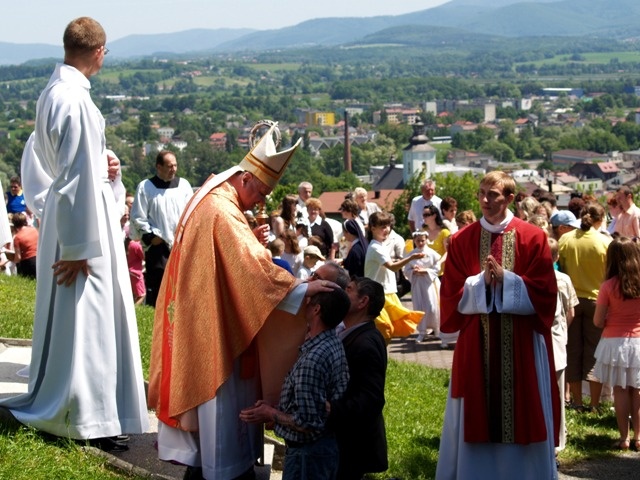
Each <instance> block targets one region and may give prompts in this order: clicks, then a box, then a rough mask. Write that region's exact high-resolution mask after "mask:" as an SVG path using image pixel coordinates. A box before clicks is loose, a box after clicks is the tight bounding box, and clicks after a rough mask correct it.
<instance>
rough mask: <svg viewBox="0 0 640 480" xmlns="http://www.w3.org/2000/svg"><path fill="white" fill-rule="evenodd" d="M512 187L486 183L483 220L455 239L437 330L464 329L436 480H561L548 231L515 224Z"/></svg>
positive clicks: (497, 180) (503, 177)
mask: <svg viewBox="0 0 640 480" xmlns="http://www.w3.org/2000/svg"><path fill="white" fill-rule="evenodd" d="M515 188H516V184H515V181H514V180H513V178H511V177H510V176H509V175H507V174H506V173H504V172H499V171H494V172H491V173H489V174H487V175H485V177H484V178H483V179H482V181H481V182H480V189H479V192H478V200H479V202H480V207H481V209H482V215H483V216H482V218H481V219H480V221H479V222H476V223H473V224H471V225H469V226H467V227H465V228H463V229H462V230H461V231H459V232H458V233H457V234H456V235H454V236H453V237H451V242H450V245H449V250H448V257H447V262H446V264H445V273H444V274H445V278H446V280H445V281H444V282H443V286H442V291H441V297H440V300H441V302H440V304H441V308H442V316H441V321H442V323H441V330H442V331H443V332H448V333H453V332H456V331H458V330H459V331H460V335H459V337H458V343H457V345H456V349H455V353H454V357H453V365H452V371H451V383H450V387H449V397H448V399H447V407H446V410H445V419H444V425H443V428H442V436H441V439H440V456H439V459H438V467H437V470H436V479H438V480H443V479H464V478H492V479H504V480H507V479H513V478H518V479H523V480H526V479H531V480H537V479H540V478H546V479H552V478H557V469H556V462H555V452H554V447H555V445H557V442H558V425H559V412H560V409H559V393H558V386H557V383H556V379H555V371H554V370H555V369H554V362H553V346H552V341H551V325H552V323H553V319H554V314H555V307H556V297H557V292H558V287H557V283H556V277H555V275H554V273H553V263H552V260H551V252H550V250H549V246H548V244H547V238H546V235H545V233H544V232H543V231H542V230H541V229H540V228H538V227H536V226H534V225H531V224H528V223H526V222H524V221H522V220H520V219H518V218H515V217H514V216H513V213H511V211H510V210H509V208H508V207H509V204H510V203H511V202H512V201H513V199H514V196H515Z"/></svg>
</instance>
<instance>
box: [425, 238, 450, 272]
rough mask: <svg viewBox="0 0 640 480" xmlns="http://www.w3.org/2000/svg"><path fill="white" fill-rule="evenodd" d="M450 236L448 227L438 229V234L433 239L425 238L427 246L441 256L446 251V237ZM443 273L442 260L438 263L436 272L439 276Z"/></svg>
mask: <svg viewBox="0 0 640 480" xmlns="http://www.w3.org/2000/svg"><path fill="white" fill-rule="evenodd" d="M450 236H451V232H450V231H449V229H448V228H443V229H442V230H440V233H438V236H437V237H436V238H435V240H433V241H431V240H430V239H429V240H427V246H428V247H429V248H430V249H432V250H435V251H436V252H438V253H439V254H440V256H441V257H443V256H444V254H445V253H447V248H446V246H445V244H446V242H447V239H448V238H449V237H450ZM443 273H444V262H442V264H441V265H440V272H439V273H438V275H439V276H441V275H442V274H443Z"/></svg>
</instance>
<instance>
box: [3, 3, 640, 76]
mask: <svg viewBox="0 0 640 480" xmlns="http://www.w3.org/2000/svg"><path fill="white" fill-rule="evenodd" d="M443 31H446V32H447V34H448V38H450V39H451V41H454V42H455V39H456V38H458V39H465V41H467V42H469V41H471V42H472V43H473V42H475V43H476V44H478V45H480V46H481V45H482V42H485V41H487V40H488V39H490V38H496V37H502V38H516V37H519V38H527V37H577V36H582V37H589V38H599V39H611V40H618V41H625V42H631V41H633V42H635V41H638V40H640V2H638V1H637V0H563V1H552V0H529V1H527V2H523V1H521V0H451V1H449V2H447V3H445V4H442V5H440V6H438V7H434V8H429V9H426V10H421V11H418V12H413V13H408V14H404V15H396V16H376V17H349V18H344V17H334V18H322V19H314V20H308V21H305V22H302V23H299V24H297V25H293V26H290V27H285V28H280V29H276V30H252V29H211V30H208V29H193V30H186V31H182V32H176V33H161V34H150V35H137V34H136V35H129V36H127V37H123V38H121V39H118V40H115V41H113V42H109V49H110V51H111V54H110V60H111V59H120V60H123V59H135V58H142V57H150V56H155V57H158V56H163V57H164V56H184V55H204V54H206V55H210V54H223V53H228V54H239V53H246V52H259V51H269V50H287V49H294V48H295V49H300V48H304V47H348V46H355V45H373V44H375V45H384V44H390V45H412V46H417V44H418V45H420V44H423V45H424V46H429V47H430V48H433V47H434V46H435V45H437V44H438V42H440V41H441V38H440V37H441V36H442V33H443ZM408 33H410V34H408ZM61 57H62V47H61V46H54V45H46V44H15V43H7V42H0V65H15V64H21V63H24V62H27V61H30V60H35V59H43V58H46V59H51V58H55V59H59V58H61Z"/></svg>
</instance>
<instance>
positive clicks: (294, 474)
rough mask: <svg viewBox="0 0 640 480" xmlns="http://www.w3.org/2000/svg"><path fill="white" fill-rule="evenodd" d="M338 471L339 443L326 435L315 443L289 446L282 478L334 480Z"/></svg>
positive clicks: (293, 479) (285, 479) (288, 479)
mask: <svg viewBox="0 0 640 480" xmlns="http://www.w3.org/2000/svg"><path fill="white" fill-rule="evenodd" d="M337 472H338V443H337V442H336V439H335V437H324V438H321V439H320V440H317V441H315V442H313V443H307V444H303V445H300V446H296V447H291V446H287V451H286V453H285V455H284V468H283V472H282V480H332V479H335V478H336V473H337Z"/></svg>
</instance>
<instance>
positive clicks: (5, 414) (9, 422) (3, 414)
mask: <svg viewBox="0 0 640 480" xmlns="http://www.w3.org/2000/svg"><path fill="white" fill-rule="evenodd" d="M0 425H4V426H5V427H9V428H18V427H19V426H20V425H22V424H21V423H20V422H19V421H18V419H17V418H16V417H14V416H13V413H11V410H9V409H8V408H5V407H0Z"/></svg>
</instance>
